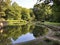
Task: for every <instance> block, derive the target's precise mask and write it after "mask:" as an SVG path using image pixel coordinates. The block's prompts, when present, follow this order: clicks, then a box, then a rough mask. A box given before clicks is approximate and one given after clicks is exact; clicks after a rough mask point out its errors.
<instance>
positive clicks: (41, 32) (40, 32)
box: [32, 26, 48, 37]
mask: <svg viewBox="0 0 60 45" xmlns="http://www.w3.org/2000/svg"><path fill="white" fill-rule="evenodd" d="M47 31H48V29H47V28H46V27H42V26H35V28H34V30H33V32H32V33H33V35H34V36H35V37H39V36H43V35H45V34H46V32H47Z"/></svg>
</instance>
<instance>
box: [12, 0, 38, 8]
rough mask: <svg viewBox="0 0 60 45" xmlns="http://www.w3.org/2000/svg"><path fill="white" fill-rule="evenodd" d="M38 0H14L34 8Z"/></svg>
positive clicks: (23, 5) (13, 0)
mask: <svg viewBox="0 0 60 45" xmlns="http://www.w3.org/2000/svg"><path fill="white" fill-rule="evenodd" d="M36 1H37V0H12V2H16V3H17V4H19V5H20V6H22V7H25V8H33V6H34V4H35V3H36Z"/></svg>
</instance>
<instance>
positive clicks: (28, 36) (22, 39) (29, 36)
mask: <svg viewBox="0 0 60 45" xmlns="http://www.w3.org/2000/svg"><path fill="white" fill-rule="evenodd" d="M33 39H35V37H34V36H33V34H31V33H27V34H25V35H22V36H20V37H19V38H18V39H17V40H15V41H14V40H13V39H12V38H11V40H12V43H13V44H14V43H20V42H25V41H29V40H33Z"/></svg>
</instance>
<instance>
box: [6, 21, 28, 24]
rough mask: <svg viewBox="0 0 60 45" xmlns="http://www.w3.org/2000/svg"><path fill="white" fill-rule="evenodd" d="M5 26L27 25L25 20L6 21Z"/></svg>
mask: <svg viewBox="0 0 60 45" xmlns="http://www.w3.org/2000/svg"><path fill="white" fill-rule="evenodd" d="M6 21H7V23H8V24H7V25H24V24H27V23H28V22H27V21H25V20H6Z"/></svg>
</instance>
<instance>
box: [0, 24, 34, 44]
mask: <svg viewBox="0 0 60 45" xmlns="http://www.w3.org/2000/svg"><path fill="white" fill-rule="evenodd" d="M33 27H34V26H32V25H30V24H27V25H20V26H6V27H4V31H3V33H2V34H0V45H7V43H8V45H9V44H10V43H11V39H10V38H11V37H12V38H13V39H14V40H16V39H17V38H18V37H19V36H21V35H22V34H26V33H27V32H32V29H33Z"/></svg>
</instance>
